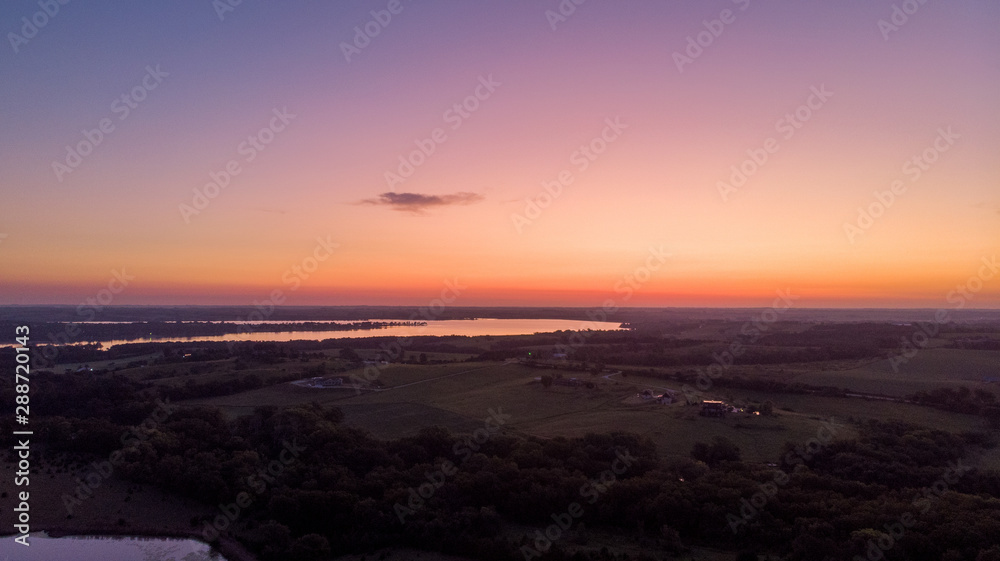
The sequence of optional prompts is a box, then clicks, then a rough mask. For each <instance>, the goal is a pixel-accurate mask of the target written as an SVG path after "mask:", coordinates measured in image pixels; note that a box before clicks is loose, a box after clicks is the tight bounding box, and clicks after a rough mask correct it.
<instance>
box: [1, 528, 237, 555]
mask: <svg viewBox="0 0 1000 561" xmlns="http://www.w3.org/2000/svg"><path fill="white" fill-rule="evenodd" d="M15 537H16V536H5V537H3V538H0V552H2V553H0V561H7V559H17V561H226V559H225V558H224V557H222V556H221V555H219V554H218V552H215V551H213V550H212V549H211V548H210V547H209V546H208V545H207V544H205V543H202V542H199V541H195V540H186V539H174V538H156V537H128V536H123V537H109V536H66V537H62V538H52V537H49V536H47V535H46V534H45V533H44V532H37V533H32V534H31V536H30V537H29V538H28V543H29V544H31V545H30V546H28V547H24V546H23V545H21V544H19V543H15V541H14V538H15Z"/></svg>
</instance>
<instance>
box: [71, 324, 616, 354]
mask: <svg viewBox="0 0 1000 561" xmlns="http://www.w3.org/2000/svg"><path fill="white" fill-rule="evenodd" d="M378 321H401V320H378ZM234 323H235V322H234ZM242 323H243V324H244V325H247V330H248V331H249V332H247V333H230V334H227V335H205V336H198V337H151V338H146V339H133V340H124V339H114V340H98V341H96V342H98V343H101V344H102V346H103V347H104V348H107V347H110V346H112V345H120V344H122V343H140V342H141V343H166V342H172V341H275V342H285V341H299V340H307V341H308V340H323V339H348V338H352V337H414V336H420V335H431V336H438V337H441V336H446V335H465V336H468V337H476V336H483V335H492V336H499V335H531V334H533V333H548V332H552V331H564V330H570V331H577V330H581V329H594V330H601V331H615V330H618V329H620V327H619V325H621V324H620V323H617V322H597V321H581V320H567V319H490V318H481V319H455V320H435V321H428V322H427V325H426V326H406V325H399V326H392V327H385V328H383V329H366V330H363V331H284V332H277V333H268V332H266V331H260V332H255V331H254V330H255V329H261V330H266V329H267V325H268V324H269V323H286V324H287V323H302V322H294V321H290V322H273V321H271V322H267V321H265V322H256V323H252V324H250V323H248V322H242ZM329 323H350V322H329ZM80 326H81V327H82V328H83V329H84V330H86V323H83V322H81V323H80ZM85 341H87V342H95V341H90V340H86V339H85ZM81 342H83V341H81Z"/></svg>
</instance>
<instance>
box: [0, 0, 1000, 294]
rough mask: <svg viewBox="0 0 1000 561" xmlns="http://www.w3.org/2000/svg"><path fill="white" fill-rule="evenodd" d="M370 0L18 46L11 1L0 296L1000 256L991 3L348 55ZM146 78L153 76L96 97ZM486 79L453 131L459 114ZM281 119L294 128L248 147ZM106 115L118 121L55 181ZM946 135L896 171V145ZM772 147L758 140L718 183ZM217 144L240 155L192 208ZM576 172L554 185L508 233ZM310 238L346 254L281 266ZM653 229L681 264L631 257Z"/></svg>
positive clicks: (436, 27)
mask: <svg viewBox="0 0 1000 561" xmlns="http://www.w3.org/2000/svg"><path fill="white" fill-rule="evenodd" d="M225 1H226V0H220V2H217V3H216V4H218V3H221V2H225ZM567 3H568V2H567ZM389 4H390V3H389V2H388V1H354V0H344V1H336V2H333V1H330V2H320V1H317V0H312V1H289V2H280V3H279V2H263V1H260V0H243V2H242V3H241V4H239V5H238V6H236V7H235V8H234V9H233V10H231V11H227V12H225V13H223V17H222V18H220V16H219V15H218V14H217V11H216V8H215V7H214V5H213V2H212V1H211V0H179V1H174V2H169V3H167V2H159V3H149V2H126V1H107V2H79V1H78V2H70V3H69V4H66V5H63V6H60V7H59V13H58V14H57V15H55V16H54V17H51V18H48V19H49V21H48V22H46V24H45V26H44V27H41V28H40V29H38V30H37V34H35V35H34V36H33V37H32V38H30V39H27V40H26V42H21V41H17V40H14V41H15V42H16V43H18V44H17V52H16V53H15V47H14V46H13V45H12V44H11V41H12V37H11V35H10V34H11V33H17V34H20V33H21V32H22V27H23V26H24V21H23V20H22V18H25V17H27V18H29V19H31V18H32V17H33V16H34V14H35V13H36V12H39V11H40V10H41V8H40V7H39V5H38V3H37V2H29V1H23V0H19V1H11V2H5V3H4V6H3V8H2V13H0V31H2V32H3V34H4V35H5V37H6V39H5V41H4V43H3V45H0V171H2V176H0V193H2V203H0V304H29V303H63V304H78V303H80V302H82V301H84V300H85V299H86V298H88V297H95V296H96V295H98V294H100V291H101V290H102V289H104V288H106V287H108V285H109V282H110V281H111V279H112V278H113V277H114V273H113V271H119V272H121V271H124V272H125V273H126V274H127V275H129V276H131V277H134V279H133V280H131V281H130V282H129V283H128V286H127V287H125V288H124V290H121V291H120V293H118V294H117V295H116V296H115V297H114V302H113V303H114V304H250V303H251V302H252V301H253V300H255V299H256V300H262V299H264V298H266V297H267V296H268V294H270V293H271V292H272V291H274V290H282V294H283V295H284V296H285V298H286V299H285V302H284V303H286V304H331V305H341V304H425V303H427V302H428V301H429V300H430V299H432V298H435V297H437V296H439V295H440V293H441V290H442V289H444V288H445V286H446V284H445V283H446V281H452V282H454V280H455V279H457V282H458V283H459V284H460V285H462V286H464V287H465V288H463V289H462V291H461V295H460V297H459V298H458V299H457V300H456V301H455V302H454V303H455V304H456V305H574V306H598V305H600V304H601V303H602V302H604V301H605V300H606V299H609V298H610V299H613V300H614V301H615V302H616V303H617V304H618V305H629V306H632V305H644V306H759V305H768V304H769V303H770V302H771V301H772V300H773V299H774V297H775V291H776V290H778V289H791V290H792V292H793V293H794V294H797V295H799V296H800V300H799V301H797V302H796V304H797V305H800V306H804V307H840V306H862V307H929V308H939V307H952V306H953V301H954V295H952V297H951V298H949V293H951V291H953V290H955V289H956V286H957V285H965V284H967V283H969V282H970V279H974V278H977V275H979V274H980V272H981V271H988V269H984V268H983V267H984V262H983V259H984V258H985V259H987V261H989V259H990V258H992V257H993V256H995V255H997V254H998V253H1000V157H998V155H1000V154H998V149H1000V104H998V103H997V100H998V99H1000V33H998V32H997V29H998V24H1000V3H997V2H996V1H995V0H948V1H945V0H929V1H928V2H927V3H926V4H924V5H922V6H920V8H919V10H918V11H917V12H916V13H914V14H911V15H909V16H907V21H906V22H905V23H904V24H903V25H901V26H899V27H898V29H897V30H889V31H885V30H883V29H880V26H879V20H886V21H891V20H890V18H891V17H892V15H893V5H894V4H893V2H891V1H887V0H885V1H883V0H874V1H873V0H846V1H839V2H830V1H823V2H820V1H801V0H796V1H784V2H777V1H772V2H765V1H762V0H751V1H750V2H749V3H747V2H746V1H745V0H740V1H739V2H734V1H732V0H715V1H711V2H706V1H704V0H699V1H694V0H687V1H669V2H668V1H651V0H632V1H621V2H612V1H610V0H589V1H587V2H585V3H583V4H582V5H580V6H577V7H576V11H575V13H573V14H571V15H570V16H568V17H567V18H566V21H563V22H557V25H556V29H554V30H553V28H552V26H551V25H550V22H549V21H547V18H546V14H545V12H546V10H553V11H555V10H558V9H559V8H558V6H559V2H558V1H557V0H544V1H530V2H529V1H511V0H490V1H487V0H475V1H473V0H470V1H458V0H453V1H430V0H423V1H410V0H402V2H401V4H400V6H402V11H401V12H400V13H398V14H396V15H393V16H392V19H391V21H390V22H389V23H388V25H386V26H385V27H384V28H381V27H380V29H379V33H378V35H377V36H376V37H374V38H372V39H371V40H370V44H368V45H367V46H366V47H364V48H363V49H361V50H360V53H354V54H353V55H352V56H351V60H350V62H348V61H347V60H345V55H344V53H343V47H342V43H345V42H347V43H349V42H353V41H354V37H355V34H356V32H355V30H354V28H355V26H362V27H363V26H364V25H365V24H366V23H368V22H370V21H371V20H372V19H373V16H372V15H371V13H370V12H371V11H372V10H376V11H378V10H385V9H386V7H387V6H388V5H389ZM896 4H897V5H900V6H902V5H903V4H907V3H906V2H901V1H900V2H896ZM742 8H745V9H742ZM727 9H728V10H732V14H733V17H734V18H735V21H732V22H731V23H729V24H726V25H724V26H722V33H721V34H720V35H719V36H718V37H714V38H712V41H711V44H709V45H708V46H707V47H704V48H703V52H702V53H700V55H699V56H698V57H697V58H694V59H693V60H692V62H691V63H690V64H685V65H684V67H683V71H679V69H678V66H677V64H676V61H675V53H683V52H684V51H685V49H686V48H687V47H688V37H696V36H697V35H698V34H699V33H701V32H703V31H705V29H706V27H705V23H704V21H705V20H713V19H717V18H719V17H720V14H721V13H722V12H723V10H727ZM36 19H38V20H39V21H41V20H44V19H46V18H42V17H41V16H37V17H36ZM730 19H732V18H730ZM899 21H900V19H899V15H898V14H897V22H899ZM374 25H375V24H372V26H374ZM370 27H371V26H370ZM28 31H29V34H30V31H31V30H30V28H29V29H28ZM886 36H887V37H888V39H886ZM706 38H707V35H704V34H703V35H702V39H706ZM147 67H152V68H157V67H159V69H160V70H161V71H162V72H165V73H167V74H169V75H168V76H166V77H161V78H160V80H161V82H160V83H158V84H157V85H156V88H155V89H152V90H149V91H140V93H141V94H145V95H146V98H145V99H144V100H143V101H142V102H141V103H138V104H137V106H136V107H135V108H134V109H130V111H129V113H128V115H127V116H125V115H124V113H123V112H122V111H121V110H120V106H119V107H118V109H119V110H118V111H115V109H114V106H113V104H114V103H115V100H116V99H118V98H120V97H121V96H122V95H123V94H127V93H128V92H131V91H133V88H136V87H138V86H140V85H141V84H142V83H143V79H144V77H145V76H146V74H147ZM489 77H492V80H493V81H494V82H498V83H499V84H500V85H499V86H495V87H494V88H493V89H494V91H492V93H490V94H489V95H488V96H485V95H484V96H483V97H486V99H484V100H482V101H478V100H477V104H478V105H479V107H478V108H477V109H476V111H475V112H472V113H471V114H469V116H468V118H464V119H463V120H462V122H461V126H460V127H458V128H457V129H453V125H454V124H455V121H454V120H453V115H454V114H451V117H452V120H449V114H446V112H447V111H448V110H449V109H451V108H452V106H453V105H455V104H456V103H459V104H460V103H462V102H463V100H465V99H466V98H467V97H468V96H470V95H474V94H475V92H476V91H477V87H478V86H479V85H480V80H481V79H488V78H489ZM150 80H151V79H147V80H146V81H147V83H153V82H151V81H150ZM821 87H825V89H826V90H828V91H830V92H832V93H833V95H832V97H830V98H829V99H828V100H826V101H825V102H824V103H822V104H818V103H817V101H818V100H817V99H816V98H814V99H813V102H814V106H816V105H819V108H818V109H816V110H815V111H812V114H811V116H810V118H809V119H808V120H807V121H806V122H804V123H801V128H798V129H794V135H792V136H791V137H790V138H787V137H786V136H785V134H784V133H783V132H780V131H779V128H780V125H779V120H781V119H782V118H783V117H784V116H785V115H786V114H789V113H794V112H795V111H796V109H797V108H799V107H800V106H801V105H803V104H804V103H806V102H807V100H809V97H810V95H811V91H812V88H817V89H819V88H821ZM486 91H487V90H486V89H485V88H483V87H480V88H479V92H480V93H481V94H483V93H485V92H486ZM275 109H278V110H281V109H287V111H288V112H289V113H291V114H294V115H295V118H294V119H292V120H291V122H290V123H289V124H288V125H287V127H285V128H284V130H281V131H280V132H277V133H275V134H274V137H273V142H271V143H270V144H268V145H266V147H265V149H264V150H263V151H261V152H259V153H258V154H257V155H256V158H254V160H253V161H251V162H247V161H246V152H241V151H240V146H241V143H243V142H244V141H245V140H246V139H247V137H248V136H250V135H255V134H257V132H258V131H259V130H260V129H261V128H262V127H266V126H268V125H269V123H271V122H272V117H273V111H274V110H275ZM122 116H125V117H126V118H124V119H122V118H121V117H122ZM616 118H617V119H618V120H619V121H620V122H621V123H623V124H625V125H627V128H626V129H624V130H623V131H622V132H621V134H620V136H618V137H617V138H616V139H615V140H614V141H613V142H610V143H608V144H607V149H606V151H605V152H604V153H602V154H600V155H599V156H598V157H596V159H595V160H594V161H593V162H591V163H590V165H589V167H588V168H587V169H586V170H583V171H581V169H580V167H579V166H578V163H577V160H571V158H572V157H573V154H574V152H576V151H577V150H578V149H579V148H580V146H581V145H585V144H590V143H591V141H592V140H593V139H595V138H596V137H599V136H600V135H601V134H602V132H605V131H604V129H605V127H606V126H607V125H606V120H607V119H612V120H614V119H616ZM102 119H110V122H111V123H112V124H113V126H114V130H113V131H112V132H111V133H110V134H107V135H105V138H104V139H103V140H102V142H101V143H100V145H98V146H96V147H95V148H94V150H93V153H91V154H89V155H88V156H86V157H84V158H82V163H80V165H79V166H78V167H77V168H76V169H74V170H73V171H72V173H68V174H64V175H63V176H62V178H61V180H59V179H57V174H56V172H55V171H54V170H53V162H64V163H65V160H66V152H67V148H66V147H67V146H68V145H70V146H76V145H77V144H78V143H80V142H81V141H83V140H84V138H85V137H84V134H83V132H82V131H84V130H90V129H95V128H98V127H99V126H100V123H101V121H102ZM438 128H440V129H442V130H443V132H444V135H445V136H446V139H445V140H444V141H443V142H440V143H436V144H435V149H434V153H433V154H431V155H430V156H428V157H426V158H425V161H424V162H423V163H422V164H421V165H420V166H418V167H416V169H415V170H414V172H413V174H412V175H411V176H410V177H409V178H408V179H406V180H405V181H404V182H402V183H398V184H394V185H392V186H391V187H390V185H388V182H387V180H386V177H385V174H386V172H387V171H395V170H396V168H397V166H398V165H399V159H400V157H401V156H405V155H407V154H409V153H410V152H412V151H413V150H415V149H416V145H415V144H414V142H415V140H418V139H425V138H430V137H431V136H432V133H433V131H434V130H435V129H438ZM949 128H950V130H951V131H952V132H953V133H954V134H956V135H958V139H957V140H954V142H953V143H952V144H948V143H943V141H938V144H939V147H947V148H948V150H947V151H945V152H938V153H937V154H934V155H936V156H938V158H937V161H936V162H935V163H934V164H932V165H930V166H929V168H928V169H927V170H926V171H923V172H922V174H921V176H920V177H919V179H918V180H914V177H913V174H912V173H908V172H907V171H906V169H904V166H905V165H906V164H907V162H908V160H910V159H911V158H912V157H913V156H915V155H919V154H921V153H923V152H924V151H925V150H926V149H928V148H931V147H933V146H934V143H935V140H936V139H937V138H938V135H939V131H940V130H949ZM768 138H773V139H775V142H776V144H777V146H778V149H777V151H776V152H775V153H773V154H770V155H769V156H768V161H767V162H766V163H765V164H764V165H763V166H760V168H759V170H757V171H756V172H755V173H753V175H752V176H751V177H749V179H748V180H747V182H746V184H745V185H743V186H742V187H740V188H739V189H738V191H736V192H734V193H730V194H729V195H728V197H726V198H725V199H724V198H723V197H722V196H721V195H720V190H719V186H718V184H719V182H720V181H728V180H729V178H730V176H731V174H732V171H731V169H732V167H733V166H734V165H736V166H738V165H740V164H741V163H742V162H743V161H744V160H745V159H746V158H747V151H748V150H759V149H760V148H761V147H762V146H764V144H765V141H766V140H767V139H768ZM231 160H236V161H237V162H239V165H240V169H241V172H240V173H239V174H238V175H237V176H236V177H234V178H232V180H231V182H230V184H229V185H228V187H226V188H225V189H224V190H222V191H221V192H220V193H219V194H218V195H217V196H216V197H215V198H213V199H211V200H210V201H209V203H208V205H207V206H206V207H205V208H203V209H202V210H200V211H199V212H198V213H197V214H189V215H187V217H186V219H185V216H184V213H183V212H182V211H181V209H180V205H182V204H186V205H192V204H193V197H194V190H196V189H204V186H205V185H206V184H207V183H208V182H209V181H210V176H209V174H210V173H212V172H219V171H221V170H224V169H225V168H226V166H227V163H228V162H230V161H231ZM911 165H912V164H911ZM564 170H566V171H568V172H569V173H570V174H571V175H572V177H573V182H572V184H570V185H567V186H566V187H564V188H563V190H562V192H561V193H560V194H559V196H558V197H557V198H555V199H554V200H551V201H550V204H548V205H547V207H546V208H544V209H543V210H541V212H540V214H539V215H538V216H537V217H536V218H535V219H534V220H532V221H531V222H530V224H527V225H524V224H523V223H521V228H520V231H519V228H518V227H517V225H516V223H515V218H513V216H514V215H516V214H520V215H525V212H526V205H527V202H526V201H528V200H531V199H537V198H538V197H539V196H541V194H542V193H544V190H543V187H542V183H543V182H545V181H550V182H551V181H555V180H556V179H557V178H558V177H559V175H560V172H563V171H564ZM897 180H899V181H902V182H903V185H905V187H906V191H905V192H903V193H902V194H900V195H898V196H896V198H895V200H894V201H893V202H892V204H891V205H889V208H887V209H885V212H884V213H883V214H881V216H879V217H878V218H875V219H874V220H873V221H872V222H871V224H870V225H869V224H866V226H867V228H865V229H863V230H861V231H860V232H857V231H855V232H854V234H853V236H849V235H848V234H847V233H846V232H845V224H854V225H857V221H858V213H859V212H858V209H859V207H864V208H868V207H869V206H870V205H872V204H873V203H876V201H877V199H876V198H875V196H874V195H873V193H874V192H875V191H887V190H889V189H890V188H891V186H892V184H893V182H894V181H897ZM543 202H544V201H543ZM876 210H877V209H876ZM532 216H534V215H532ZM317 238H322V239H326V240H331V241H332V242H334V243H336V244H338V245H337V247H336V249H334V250H333V252H332V255H330V256H329V258H327V259H325V260H322V261H319V262H316V263H315V264H316V265H317V267H316V268H315V270H313V272H312V273H310V274H308V275H306V274H302V275H299V274H298V273H296V272H294V271H295V270H294V269H293V267H295V266H300V267H301V266H303V265H304V266H306V267H307V268H312V265H313V264H314V263H313V262H310V256H312V255H314V251H315V249H316V246H317V243H318V242H317ZM651 248H653V249H657V250H660V248H662V251H663V252H666V253H669V254H670V256H669V257H668V258H667V259H666V260H665V261H664V262H663V263H662V266H660V267H659V268H658V270H656V271H653V272H651V274H649V275H648V276H647V275H646V272H645V271H643V270H641V268H642V267H643V266H644V264H645V263H646V261H647V256H649V255H650V251H651ZM319 254H320V255H321V256H325V255H326V254H325V253H323V252H322V251H321V252H319ZM657 263H658V262H657ZM630 275H638V277H639V279H640V280H643V281H644V282H639V281H634V280H631V279H630ZM647 277H648V278H647ZM980 280H981V282H977V281H975V280H972V281H971V282H972V285H971V286H973V287H974V288H976V287H981V288H980V289H979V291H978V292H971V293H970V294H971V297H970V298H967V299H966V305H967V307H983V308H997V307H1000V275H997V276H996V277H995V278H993V279H985V280H982V279H980ZM622 283H631V284H632V285H633V286H634V287H635V288H634V290H631V293H629V292H628V291H626V290H624V286H626V284H622ZM115 286H117V285H115ZM616 286H617V287H618V290H616ZM626 294H631V295H630V296H629V297H626Z"/></svg>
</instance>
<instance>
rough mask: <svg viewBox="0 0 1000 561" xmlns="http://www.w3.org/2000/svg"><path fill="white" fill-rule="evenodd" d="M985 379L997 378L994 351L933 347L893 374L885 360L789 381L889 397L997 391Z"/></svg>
mask: <svg viewBox="0 0 1000 561" xmlns="http://www.w3.org/2000/svg"><path fill="white" fill-rule="evenodd" d="M986 377H993V378H1000V353H998V352H997V351H975V350H961V349H941V348H937V349H925V350H923V351H920V352H919V353H917V355H916V356H914V357H913V358H911V359H910V360H909V361H908V362H906V363H905V364H900V365H899V368H898V371H894V370H893V368H892V365H891V364H890V362H889V360H888V359H886V360H879V361H874V362H870V363H868V364H865V365H863V366H860V367H857V368H854V369H850V370H822V369H817V370H811V371H806V372H804V373H802V374H799V375H798V376H795V377H794V378H792V381H795V382H801V383H804V384H811V385H817V386H836V387H842V388H850V389H852V390H857V391H860V392H865V393H879V394H884V395H892V396H904V395H908V394H912V393H914V392H916V391H919V390H931V389H934V388H939V387H950V388H953V389H955V388H958V387H959V386H966V387H968V388H969V389H976V388H982V389H987V390H991V391H993V392H995V393H997V392H1000V385H998V384H996V383H993V384H989V383H985V382H984V381H983V379H984V378H986Z"/></svg>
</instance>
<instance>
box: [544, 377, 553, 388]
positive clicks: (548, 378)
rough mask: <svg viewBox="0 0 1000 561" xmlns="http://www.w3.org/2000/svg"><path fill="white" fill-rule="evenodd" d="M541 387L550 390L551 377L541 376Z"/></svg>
mask: <svg viewBox="0 0 1000 561" xmlns="http://www.w3.org/2000/svg"><path fill="white" fill-rule="evenodd" d="M542 386H543V387H545V388H551V387H552V376H549V375H548V374H546V375H544V376H542Z"/></svg>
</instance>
